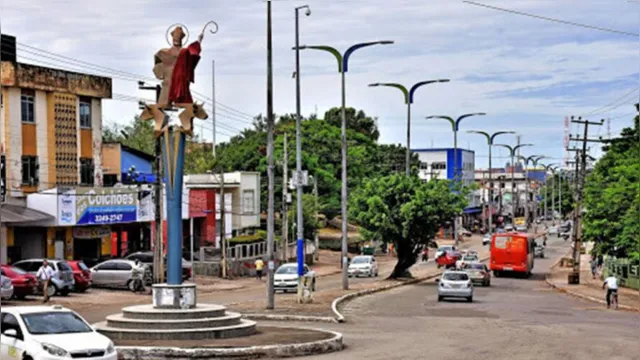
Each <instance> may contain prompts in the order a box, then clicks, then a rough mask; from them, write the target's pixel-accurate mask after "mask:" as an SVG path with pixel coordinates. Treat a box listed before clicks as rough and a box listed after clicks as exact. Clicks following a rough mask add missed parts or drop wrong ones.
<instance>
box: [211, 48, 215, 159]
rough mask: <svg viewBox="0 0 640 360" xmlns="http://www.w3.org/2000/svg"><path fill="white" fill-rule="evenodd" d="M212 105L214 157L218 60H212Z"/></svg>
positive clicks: (213, 146)
mask: <svg viewBox="0 0 640 360" xmlns="http://www.w3.org/2000/svg"><path fill="white" fill-rule="evenodd" d="M211 107H212V108H213V111H212V112H211V119H212V120H213V138H212V139H213V140H212V144H211V145H212V146H211V147H212V148H213V157H215V156H216V61H215V60H211Z"/></svg>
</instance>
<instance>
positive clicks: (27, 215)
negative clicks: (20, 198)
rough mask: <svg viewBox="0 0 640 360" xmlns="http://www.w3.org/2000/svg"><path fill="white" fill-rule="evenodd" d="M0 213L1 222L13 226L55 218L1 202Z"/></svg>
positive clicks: (32, 223) (24, 207)
mask: <svg viewBox="0 0 640 360" xmlns="http://www.w3.org/2000/svg"><path fill="white" fill-rule="evenodd" d="M1 214H2V222H3V223H5V224H10V225H13V226H21V225H22V226H27V225H34V223H37V222H41V221H53V220H55V218H54V217H53V216H51V215H49V214H46V213H43V212H41V211H38V210H34V209H31V208H28V207H26V206H18V205H11V204H3V205H2V209H1Z"/></svg>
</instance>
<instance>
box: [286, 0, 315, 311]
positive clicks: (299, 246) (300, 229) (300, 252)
mask: <svg viewBox="0 0 640 360" xmlns="http://www.w3.org/2000/svg"><path fill="white" fill-rule="evenodd" d="M302 9H306V11H305V15H307V16H309V15H311V8H310V7H309V5H303V6H298V7H296V9H295V14H296V46H295V49H296V205H297V206H296V210H297V221H296V223H297V224H298V226H296V231H297V239H296V240H297V241H296V258H297V261H298V301H300V300H301V299H302V275H304V248H305V243H304V220H303V211H302V190H303V189H302V139H301V138H302V135H301V130H300V127H301V125H300V123H301V122H302V115H301V114H300V113H301V105H300V48H299V46H300V31H299V18H300V16H299V12H300V10H302ZM285 176H286V175H285ZM285 252H286V251H285Z"/></svg>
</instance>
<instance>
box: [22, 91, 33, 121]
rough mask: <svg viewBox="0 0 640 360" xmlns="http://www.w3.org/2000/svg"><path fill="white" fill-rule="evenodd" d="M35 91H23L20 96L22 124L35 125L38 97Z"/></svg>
mask: <svg viewBox="0 0 640 360" xmlns="http://www.w3.org/2000/svg"><path fill="white" fill-rule="evenodd" d="M35 95H36V94H35V92H34V91H33V90H22V95H21V96H20V108H21V110H22V122H25V123H35V122H36V117H35V111H34V104H35V102H36V100H35V99H36V96H35Z"/></svg>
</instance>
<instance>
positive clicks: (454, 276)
mask: <svg viewBox="0 0 640 360" xmlns="http://www.w3.org/2000/svg"><path fill="white" fill-rule="evenodd" d="M442 278H443V279H444V280H449V281H466V280H469V276H468V275H467V274H464V273H445V274H444V275H443V276H442Z"/></svg>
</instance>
